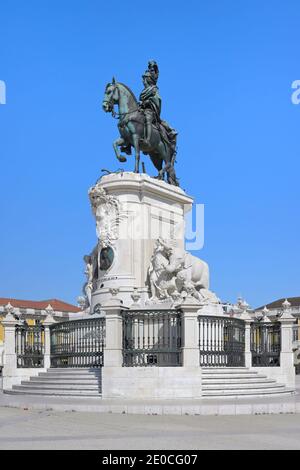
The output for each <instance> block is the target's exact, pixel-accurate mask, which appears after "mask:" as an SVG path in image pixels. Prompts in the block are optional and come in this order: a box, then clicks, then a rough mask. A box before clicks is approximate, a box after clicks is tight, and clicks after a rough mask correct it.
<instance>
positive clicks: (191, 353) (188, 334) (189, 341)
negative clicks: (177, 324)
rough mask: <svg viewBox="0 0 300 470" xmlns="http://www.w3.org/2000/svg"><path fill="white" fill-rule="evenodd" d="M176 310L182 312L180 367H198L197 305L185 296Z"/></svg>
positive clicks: (193, 299)
mask: <svg viewBox="0 0 300 470" xmlns="http://www.w3.org/2000/svg"><path fill="white" fill-rule="evenodd" d="M178 308H179V309H180V310H181V311H182V315H181V325H182V338H183V341H182V348H181V351H182V366H183V367H199V327H198V311H199V303H198V302H197V300H196V299H195V298H194V297H191V296H187V297H186V298H185V300H184V302H182V304H181V305H180V306H179V307H178Z"/></svg>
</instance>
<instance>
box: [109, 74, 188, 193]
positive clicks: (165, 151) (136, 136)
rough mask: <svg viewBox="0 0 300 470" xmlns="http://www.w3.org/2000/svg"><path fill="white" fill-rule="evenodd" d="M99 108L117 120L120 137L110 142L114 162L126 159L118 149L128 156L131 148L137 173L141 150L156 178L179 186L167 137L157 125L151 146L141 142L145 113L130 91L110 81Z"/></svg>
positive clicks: (154, 126) (154, 125) (173, 153)
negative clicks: (113, 152) (132, 148)
mask: <svg viewBox="0 0 300 470" xmlns="http://www.w3.org/2000/svg"><path fill="white" fill-rule="evenodd" d="M114 105H118V113H115V111H114ZM102 107H103V109H104V111H105V112H111V113H112V115H113V117H118V118H119V122H118V128H119V132H120V136H121V137H120V138H119V139H117V140H115V141H114V143H113V148H114V151H115V154H116V157H117V159H118V160H119V161H120V162H126V160H127V159H126V157H124V156H123V155H121V153H120V150H119V147H120V148H121V151H123V152H125V153H127V154H128V155H131V147H134V151H135V169H134V172H135V173H139V171H140V151H142V152H143V153H144V154H146V155H149V156H150V158H151V161H152V163H153V165H154V166H155V168H156V169H157V170H158V175H157V177H156V178H158V179H160V180H164V176H165V174H166V175H167V181H168V183H170V184H172V185H176V186H178V184H179V183H178V180H177V178H176V174H175V169H174V163H175V155H176V152H175V149H174V148H173V147H172V145H171V144H170V142H169V141H168V138H167V134H166V133H165V132H164V129H163V127H162V126H161V125H160V124H159V123H157V124H153V129H152V133H151V138H150V144H149V145H147V144H146V142H145V141H144V127H145V117H144V113H143V111H142V110H141V109H140V107H139V104H138V102H137V100H136V98H135V96H134V94H133V93H132V91H131V90H130V89H129V88H128V87H127V86H126V85H124V84H123V83H118V82H116V81H115V80H114V79H113V80H112V83H109V84H108V85H107V86H106V89H105V94H104V98H103V103H102ZM163 163H164V166H163Z"/></svg>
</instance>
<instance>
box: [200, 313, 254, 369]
mask: <svg viewBox="0 0 300 470" xmlns="http://www.w3.org/2000/svg"><path fill="white" fill-rule="evenodd" d="M198 322H199V350H200V366H201V367H243V366H244V365H245V322H244V321H243V320H239V319H237V318H229V317H224V318H223V317H214V316H199V317H198Z"/></svg>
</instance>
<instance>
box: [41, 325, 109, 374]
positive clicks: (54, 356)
mask: <svg viewBox="0 0 300 470" xmlns="http://www.w3.org/2000/svg"><path fill="white" fill-rule="evenodd" d="M50 335H51V367H101V366H102V365H103V349H104V341H105V320H104V318H89V319H87V320H71V321H66V322H61V323H57V324H55V325H51V327H50Z"/></svg>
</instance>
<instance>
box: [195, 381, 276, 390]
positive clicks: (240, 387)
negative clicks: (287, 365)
mask: <svg viewBox="0 0 300 470" xmlns="http://www.w3.org/2000/svg"><path fill="white" fill-rule="evenodd" d="M284 387H285V385H283V384H278V383H276V382H272V383H268V382H265V383H254V384H250V383H243V384H240V383H239V384H213V385H207V384H205V385H204V384H203V390H254V389H255V390H262V389H267V388H268V389H273V388H274V389H275V388H277V389H282V388H284Z"/></svg>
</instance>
